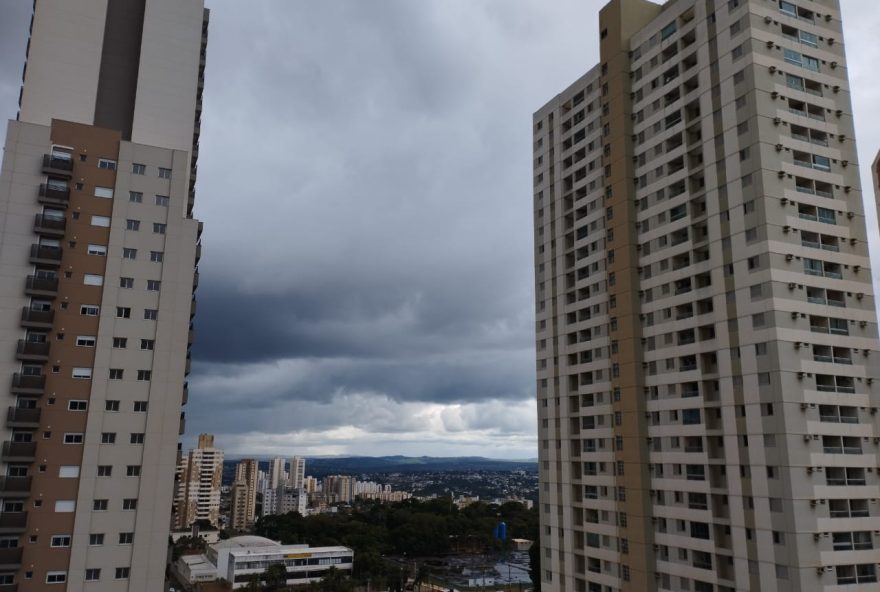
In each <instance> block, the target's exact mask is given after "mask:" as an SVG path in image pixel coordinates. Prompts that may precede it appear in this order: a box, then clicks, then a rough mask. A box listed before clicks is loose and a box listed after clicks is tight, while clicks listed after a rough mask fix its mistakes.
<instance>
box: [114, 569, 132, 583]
mask: <svg viewBox="0 0 880 592" xmlns="http://www.w3.org/2000/svg"><path fill="white" fill-rule="evenodd" d="M129 571H130V568H128V567H117V568H116V579H117V580H127V579H128V573H129Z"/></svg>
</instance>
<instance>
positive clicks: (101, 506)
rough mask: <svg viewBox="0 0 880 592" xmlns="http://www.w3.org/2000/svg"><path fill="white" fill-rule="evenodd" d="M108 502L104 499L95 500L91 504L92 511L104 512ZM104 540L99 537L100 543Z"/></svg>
mask: <svg viewBox="0 0 880 592" xmlns="http://www.w3.org/2000/svg"><path fill="white" fill-rule="evenodd" d="M108 505H109V504H108V501H107V500H105V499H96V500H95V501H93V502H92V510H93V511H95V512H106V511H107V506H108ZM103 540H104V538H103V537H101V541H102V542H103Z"/></svg>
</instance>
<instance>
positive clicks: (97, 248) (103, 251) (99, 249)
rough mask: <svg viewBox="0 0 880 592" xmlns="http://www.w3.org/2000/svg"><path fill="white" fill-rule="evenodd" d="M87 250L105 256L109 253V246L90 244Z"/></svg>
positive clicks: (92, 253)
mask: <svg viewBox="0 0 880 592" xmlns="http://www.w3.org/2000/svg"><path fill="white" fill-rule="evenodd" d="M87 252H88V254H89V255H98V256H99V257H104V256H106V255H107V247H105V246H104V245H89V246H88V249H87Z"/></svg>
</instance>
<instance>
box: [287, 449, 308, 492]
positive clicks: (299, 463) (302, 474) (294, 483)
mask: <svg viewBox="0 0 880 592" xmlns="http://www.w3.org/2000/svg"><path fill="white" fill-rule="evenodd" d="M305 479H306V459H305V458H304V457H302V456H294V457H291V459H290V472H289V473H288V476H287V484H288V485H289V486H290V487H293V488H294V489H303V488H305Z"/></svg>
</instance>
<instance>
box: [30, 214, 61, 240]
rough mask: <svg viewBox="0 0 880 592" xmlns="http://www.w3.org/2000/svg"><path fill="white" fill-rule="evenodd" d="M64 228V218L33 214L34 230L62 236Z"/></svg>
mask: <svg viewBox="0 0 880 592" xmlns="http://www.w3.org/2000/svg"><path fill="white" fill-rule="evenodd" d="M66 228H67V220H66V219H65V218H56V217H54V216H46V215H44V214H34V232H37V233H39V234H47V235H52V236H63V235H64V231H65V230H66Z"/></svg>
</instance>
